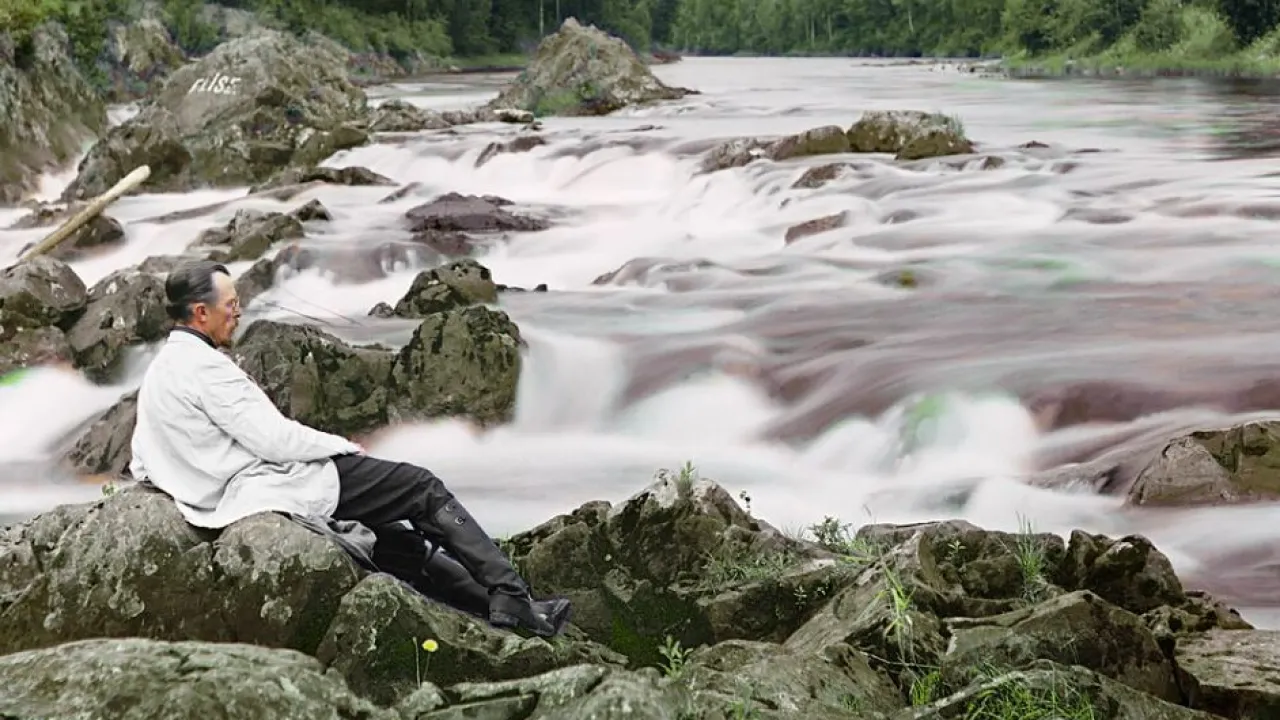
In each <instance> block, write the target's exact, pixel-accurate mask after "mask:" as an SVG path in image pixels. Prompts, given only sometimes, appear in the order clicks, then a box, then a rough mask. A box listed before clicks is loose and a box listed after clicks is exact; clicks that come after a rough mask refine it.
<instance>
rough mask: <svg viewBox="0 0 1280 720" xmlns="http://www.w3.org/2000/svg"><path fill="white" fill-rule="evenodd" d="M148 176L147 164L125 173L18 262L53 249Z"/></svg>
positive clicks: (149, 170) (149, 172) (148, 168)
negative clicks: (118, 180)
mask: <svg viewBox="0 0 1280 720" xmlns="http://www.w3.org/2000/svg"><path fill="white" fill-rule="evenodd" d="M149 177H151V168H150V167H149V166H147V165H143V166H141V167H139V168H138V169H136V170H134V171H133V172H131V173H129V174H128V175H125V176H124V177H123V178H121V180H120V182H118V183H116V184H115V185H114V186H112V188H111V189H110V190H108V191H106V192H104V193H102V194H101V195H99V196H98V197H96V198H94V200H93V202H91V203H89V205H88V206H87V207H85V209H83V210H81V211H80V212H78V213H76V214H75V215H73V216H72V217H71V219H69V220H67V221H66V222H64V223H62V225H60V226H59V227H58V229H57V230H54V231H53V232H52V233H50V234H49V235H48V236H47V237H45V239H43V240H41V241H40V242H39V243H36V245H35V246H34V247H32V248H31V249H30V250H28V251H27V252H26V253H24V254H23V255H22V257H21V258H19V259H18V262H24V261H27V260H30V259H31V258H33V257H36V256H37V255H43V254H45V253H47V252H49V251H50V250H52V249H54V248H55V247H57V246H58V245H59V244H60V243H61V242H62V241H64V240H66V239H67V238H69V237H71V235H72V233H74V232H75V231H76V230H79V229H80V228H81V227H83V226H84V224H85V223H87V222H89V221H90V220H92V219H93V218H94V217H96V216H97V215H98V214H99V213H101V212H102V211H103V210H105V209H107V206H108V205H110V204H111V203H113V202H115V201H116V200H119V199H120V196H122V195H124V194H125V193H127V192H129V191H130V190H132V189H134V188H136V187H138V186H139V185H141V184H142V183H144V182H146V180H147V178H149Z"/></svg>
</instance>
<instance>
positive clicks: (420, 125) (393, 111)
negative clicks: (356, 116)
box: [369, 99, 453, 133]
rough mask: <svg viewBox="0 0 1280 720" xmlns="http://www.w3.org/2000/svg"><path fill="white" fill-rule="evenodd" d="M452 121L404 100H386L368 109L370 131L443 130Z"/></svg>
mask: <svg viewBox="0 0 1280 720" xmlns="http://www.w3.org/2000/svg"><path fill="white" fill-rule="evenodd" d="M452 125H453V123H451V122H449V121H447V120H445V118H444V116H442V115H441V114H440V113H438V112H434V111H431V110H424V109H423V108H420V107H418V106H417V105H414V104H412V103H408V102H405V101H404V100H395V99H393V100H387V101H386V102H384V103H381V104H379V105H377V106H375V107H372V108H370V109H369V130H370V131H371V132H385V133H407V132H422V131H424V130H444V129H445V128H447V127H450V126H452Z"/></svg>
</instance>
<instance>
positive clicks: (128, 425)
mask: <svg viewBox="0 0 1280 720" xmlns="http://www.w3.org/2000/svg"><path fill="white" fill-rule="evenodd" d="M137 422H138V393H137V391H136V390H135V391H134V392H131V393H128V394H127V395H125V396H124V397H122V398H120V400H119V401H117V402H116V404H115V405H112V406H111V407H110V408H109V409H108V410H107V411H106V412H105V413H103V414H102V415H100V416H99V417H97V418H95V419H93V420H92V421H91V422H90V423H89V424H88V426H87V427H86V428H85V429H84V430H83V431H81V432H80V434H79V435H78V437H76V439H75V442H74V443H73V444H72V446H71V449H70V450H68V451H67V454H66V457H65V458H64V462H65V464H66V465H67V466H68V467H69V469H70V470H71V471H72V472H74V473H75V474H77V475H113V476H123V475H126V474H127V473H126V470H128V468H129V461H130V460H131V459H132V458H133V448H132V447H131V443H132V441H133V428H134V425H136V424H137Z"/></svg>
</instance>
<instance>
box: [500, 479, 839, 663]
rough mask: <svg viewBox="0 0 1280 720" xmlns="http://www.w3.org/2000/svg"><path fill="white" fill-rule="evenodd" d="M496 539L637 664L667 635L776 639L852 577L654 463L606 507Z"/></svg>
mask: <svg viewBox="0 0 1280 720" xmlns="http://www.w3.org/2000/svg"><path fill="white" fill-rule="evenodd" d="M506 547H507V549H508V551H509V552H510V554H511V557H512V559H513V560H514V561H515V562H516V563H517V564H518V566H519V567H520V569H521V571H522V572H524V573H525V575H526V577H528V578H529V580H530V582H531V583H533V584H534V585H535V586H537V587H539V588H541V589H544V590H545V591H546V592H552V593H556V594H560V595H564V596H566V597H569V598H572V599H573V600H574V603H575V611H574V613H575V615H574V618H575V619H574V623H575V624H577V625H578V626H579V627H581V628H582V629H583V631H584V632H586V633H588V634H589V635H590V636H591V637H592V638H593V639H595V640H597V641H599V642H602V643H605V644H606V645H609V646H610V647H612V648H613V649H615V650H617V651H619V652H621V653H623V654H625V655H627V656H628V657H630V658H631V659H632V660H633V661H635V662H638V663H642V664H656V663H657V662H658V661H659V660H660V659H661V650H662V647H663V643H664V642H668V637H670V638H673V639H674V640H676V641H678V642H680V643H682V644H683V646H685V647H693V646H698V645H704V644H710V643H714V642H719V641H723V640H730V639H737V638H747V639H752V640H772V641H775V642H780V641H782V640H784V639H785V638H786V637H787V636H788V635H789V634H790V633H791V632H792V631H793V630H795V629H796V628H797V627H799V626H800V625H801V624H802V623H804V621H805V620H806V619H807V618H808V616H809V614H810V613H812V612H814V611H815V610H816V609H817V608H818V607H820V606H821V605H823V604H825V602H826V600H827V599H828V598H829V597H830V596H831V594H833V593H834V592H836V591H838V590H839V589H840V588H841V587H842V586H843V585H844V584H847V583H848V582H851V581H852V579H853V575H852V574H851V573H850V572H849V570H850V568H849V567H848V566H845V565H843V564H840V563H837V562H836V561H835V559H834V557H833V556H831V555H830V554H829V553H826V552H823V551H822V550H820V549H819V548H817V547H814V546H812V545H809V544H807V543H802V542H799V541H796V540H793V539H790V538H788V537H786V536H785V535H783V534H782V533H780V532H779V531H777V530H776V529H774V528H772V527H771V526H769V525H768V524H766V523H764V522H762V521H760V520H757V519H755V518H753V517H751V516H750V515H749V514H748V513H747V512H746V511H744V510H743V509H742V508H741V506H739V505H738V504H737V503H736V502H735V501H734V499H733V498H732V497H731V496H730V495H729V494H728V492H726V491H725V489H724V488H722V487H720V486H719V485H716V484H715V483H712V482H709V481H707V480H703V479H701V478H697V477H696V476H694V475H692V474H689V473H687V472H686V473H682V474H679V475H676V474H672V473H667V472H663V473H660V474H659V475H658V477H657V478H656V479H655V481H654V482H653V484H651V485H650V486H649V487H648V488H646V489H645V490H644V491H642V492H640V493H638V494H637V495H635V496H633V497H632V498H630V499H628V500H627V501H626V502H624V503H622V504H620V505H618V506H616V507H615V506H612V505H610V504H609V503H604V502H595V503H588V504H587V505H584V506H582V507H581V508H579V509H577V510H575V511H574V512H572V513H570V514H568V515H562V516H560V517H557V518H554V519H552V520H550V521H548V522H546V523H544V524H542V525H540V526H538V527H536V528H534V529H533V530H530V531H528V532H527V533H522V534H519V535H516V536H515V537H513V538H511V539H510V540H509V541H508V543H507V546H506Z"/></svg>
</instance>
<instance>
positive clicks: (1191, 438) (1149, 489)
mask: <svg viewBox="0 0 1280 720" xmlns="http://www.w3.org/2000/svg"><path fill="white" fill-rule="evenodd" d="M1278 498H1280V423H1277V422H1272V421H1257V422H1249V423H1244V424H1243V425H1236V426H1232V427H1225V428H1214V429H1206V430H1197V431H1195V432H1191V433H1188V434H1186V435H1184V436H1182V437H1178V438H1174V439H1172V440H1170V441H1169V442H1167V443H1165V445H1164V447H1163V448H1161V449H1160V450H1159V452H1157V453H1155V454H1154V455H1153V456H1152V459H1151V461H1150V462H1149V463H1147V465H1146V466H1145V467H1143V468H1142V470H1141V471H1140V472H1139V473H1138V477H1137V479H1136V480H1134V483H1133V486H1132V487H1131V488H1130V490H1129V497H1128V500H1129V502H1130V503H1131V504H1133V505H1146V506H1152V507H1161V506H1163V507H1177V506H1197V505H1225V504H1234V503H1248V502H1260V501H1271V500H1276V499H1278Z"/></svg>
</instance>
